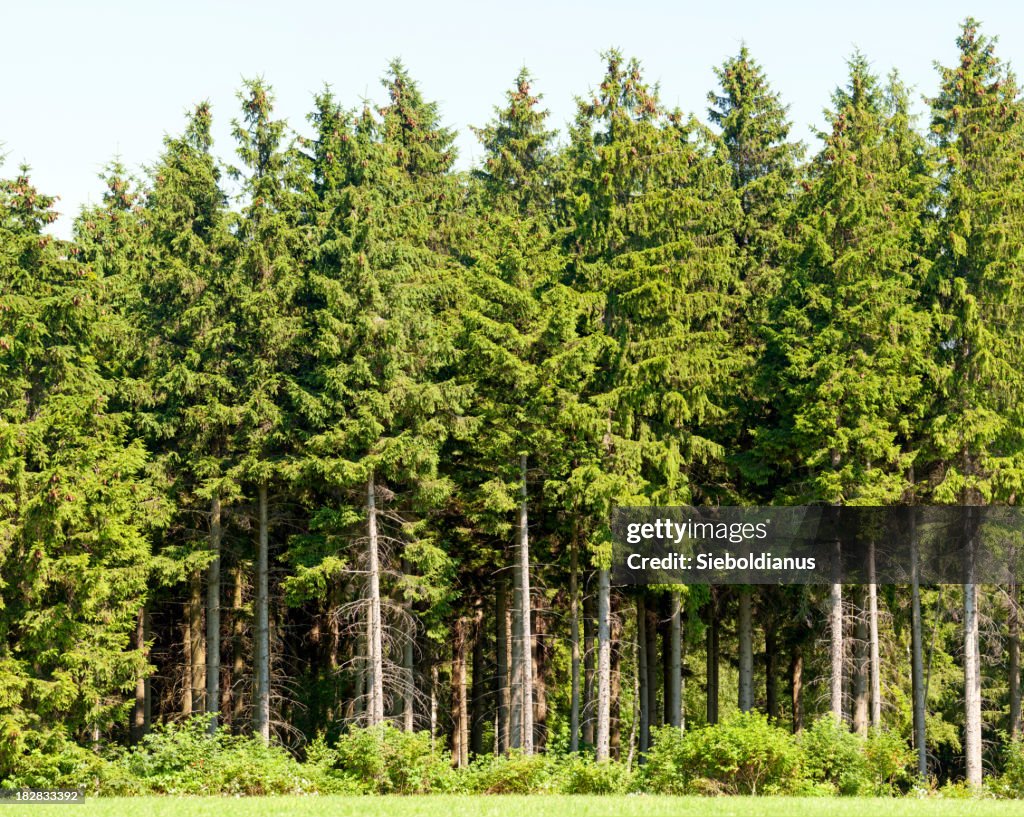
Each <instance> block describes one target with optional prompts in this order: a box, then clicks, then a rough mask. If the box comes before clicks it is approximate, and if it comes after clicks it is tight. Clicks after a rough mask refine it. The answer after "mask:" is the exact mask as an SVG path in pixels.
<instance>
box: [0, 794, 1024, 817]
mask: <svg viewBox="0 0 1024 817" xmlns="http://www.w3.org/2000/svg"><path fill="white" fill-rule="evenodd" d="M0 809H2V807H0ZM15 811H17V812H18V813H24V814H26V815H33V817H50V815H53V817H135V815H139V817H904V816H906V817H932V815H935V816H936V817H1002V815H1007V817H1009V816H1010V815H1013V816H1014V817H1020V815H1021V813H1022V812H1024V809H1022V806H1021V803H1020V802H1019V801H1017V802H1014V801H1005V800H1003V801H995V800H934V799H931V800H915V799H909V798H908V799H900V800H896V799H885V798H881V799H866V798H831V797H822V798H792V797H715V798H700V797H654V796H645V795H638V796H622V797H620V796H606V797H567V796H560V795H540V796H533V797H515V796H506V797H494V796H490V797H481V796H477V797H454V796H453V797H446V796H430V797H252V798H237V799H229V798H223V797H203V798H185V797H180V798H174V797H134V798H113V797H112V798H91V799H89V800H87V801H86V802H85V804H84V805H78V806H64V805H58V806H48V805H37V806H32V807H31V808H29V807H27V806H26V807H22V808H20V809H19V808H18V807H15V809H14V810H13V811H9V812H8V811H0V817H3V815H4V814H11V815H12V817H13V814H14V813H15Z"/></svg>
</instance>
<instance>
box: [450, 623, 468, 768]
mask: <svg viewBox="0 0 1024 817" xmlns="http://www.w3.org/2000/svg"><path fill="white" fill-rule="evenodd" d="M466 629H467V628H466V621H465V619H463V618H461V617H460V618H459V619H458V621H456V622H455V643H454V644H453V645H452V765H453V766H455V767H456V768H458V769H461V768H464V767H465V766H467V765H468V764H469V747H468V746H467V743H468V737H469V730H468V729H467V728H466V721H467V720H469V711H468V707H467V705H466V641H467V638H466Z"/></svg>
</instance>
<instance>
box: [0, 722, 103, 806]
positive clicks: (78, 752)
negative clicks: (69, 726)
mask: <svg viewBox="0 0 1024 817" xmlns="http://www.w3.org/2000/svg"><path fill="white" fill-rule="evenodd" d="M19 749H20V752H19V753H18V754H16V755H12V757H11V767H12V773H11V775H10V776H9V777H8V778H7V779H6V780H4V781H3V785H4V786H5V787H9V788H20V787H27V788H66V789H77V788H83V789H85V790H86V791H88V792H92V793H98V792H99V791H100V789H101V787H103V783H104V781H105V780H107V779H108V778H111V777H113V776H114V775H113V774H112V770H111V769H110V764H109V763H108V762H107V761H106V760H105V759H104V758H102V757H100V756H99V755H98V754H97V753H96V752H94V751H92V750H90V749H86V748H84V747H82V746H79V745H78V744H77V743H75V742H74V741H71V740H69V739H68V737H67V735H66V734H65V733H64V731H63V730H62V729H59V728H58V729H54V730H51V731H48V732H27V733H25V736H24V741H23V742H22V744H21V746H20V747H19Z"/></svg>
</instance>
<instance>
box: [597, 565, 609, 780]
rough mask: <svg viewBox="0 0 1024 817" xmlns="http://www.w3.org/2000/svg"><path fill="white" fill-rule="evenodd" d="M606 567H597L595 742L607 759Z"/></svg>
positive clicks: (607, 635)
mask: <svg viewBox="0 0 1024 817" xmlns="http://www.w3.org/2000/svg"><path fill="white" fill-rule="evenodd" d="M608 573H609V571H608V569H607V568H604V567H602V568H600V569H599V570H598V574H597V576H598V588H597V741H596V746H595V755H596V757H597V760H598V761H602V760H608V758H609V751H610V739H611V681H612V677H611V675H612V663H611V658H612V654H611V648H612V645H611V628H610V614H611V578H610V576H609V575H608Z"/></svg>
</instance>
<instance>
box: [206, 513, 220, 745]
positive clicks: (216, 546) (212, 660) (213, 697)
mask: <svg viewBox="0 0 1024 817" xmlns="http://www.w3.org/2000/svg"><path fill="white" fill-rule="evenodd" d="M220 544H221V510H220V497H219V496H215V497H214V498H213V499H212V500H211V501H210V552H211V553H212V554H213V559H212V561H211V562H210V564H209V567H207V569H206V712H207V713H208V714H210V715H211V716H212V717H211V718H210V723H209V726H208V729H209V732H210V734H211V735H212V734H213V733H214V732H216V731H217V723H218V719H219V717H220V549H221V548H220Z"/></svg>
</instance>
